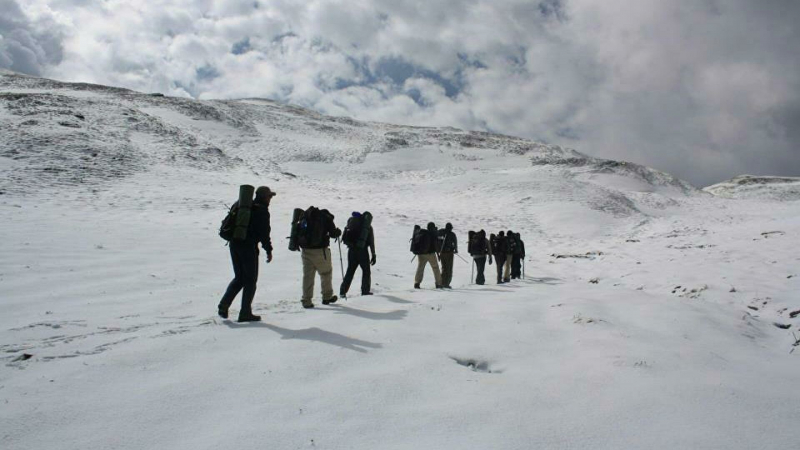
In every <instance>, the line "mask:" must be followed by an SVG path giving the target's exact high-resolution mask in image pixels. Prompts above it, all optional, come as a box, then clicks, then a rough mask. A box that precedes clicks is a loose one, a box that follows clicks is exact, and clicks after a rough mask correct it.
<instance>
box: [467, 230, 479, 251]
mask: <svg viewBox="0 0 800 450" xmlns="http://www.w3.org/2000/svg"><path fill="white" fill-rule="evenodd" d="M476 234H478V232H477V231H472V230H470V231H469V232H468V233H467V253H469V254H470V255H471V254H472V241H473V239H475V235H476Z"/></svg>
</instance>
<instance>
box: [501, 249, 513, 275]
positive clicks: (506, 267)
mask: <svg viewBox="0 0 800 450" xmlns="http://www.w3.org/2000/svg"><path fill="white" fill-rule="evenodd" d="M513 258H514V255H512V254H511V253H509V254H507V255H506V262H505V264H503V279H504V280H508V279H511V260H512V259H513Z"/></svg>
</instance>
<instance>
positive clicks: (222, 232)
mask: <svg viewBox="0 0 800 450" xmlns="http://www.w3.org/2000/svg"><path fill="white" fill-rule="evenodd" d="M238 213H239V204H238V203H235V204H234V205H233V206H231V209H229V210H228V214H226V215H225V218H224V219H222V223H221V224H220V226H219V237H221V238H222V239H225V240H226V241H228V242H230V241H232V240H233V231H234V230H235V229H236V216H237V215H238Z"/></svg>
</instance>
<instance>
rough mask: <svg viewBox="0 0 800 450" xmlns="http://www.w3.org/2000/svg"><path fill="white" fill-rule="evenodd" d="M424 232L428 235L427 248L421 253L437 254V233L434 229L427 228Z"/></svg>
mask: <svg viewBox="0 0 800 450" xmlns="http://www.w3.org/2000/svg"><path fill="white" fill-rule="evenodd" d="M425 231H426V232H427V233H428V248H427V249H425V251H424V252H422V253H423V254H428V253H439V232H438V231H437V230H436V227H428V228H426V229H425Z"/></svg>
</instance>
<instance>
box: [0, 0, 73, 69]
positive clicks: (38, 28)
mask: <svg viewBox="0 0 800 450" xmlns="http://www.w3.org/2000/svg"><path fill="white" fill-rule="evenodd" d="M0 11H3V12H2V14H0V68H3V69H10V70H13V71H15V72H20V73H26V74H31V75H41V74H42V72H43V71H44V69H45V67H46V66H48V65H53V64H58V63H59V62H61V59H62V57H63V52H62V46H61V35H60V33H58V31H57V30H54V29H52V28H50V26H51V25H52V24H50V23H46V22H45V21H42V22H38V23H37V22H35V21H32V20H30V19H29V18H28V16H27V15H26V14H25V13H24V12H23V11H22V9H20V7H19V5H18V4H17V2H16V0H0Z"/></svg>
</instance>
